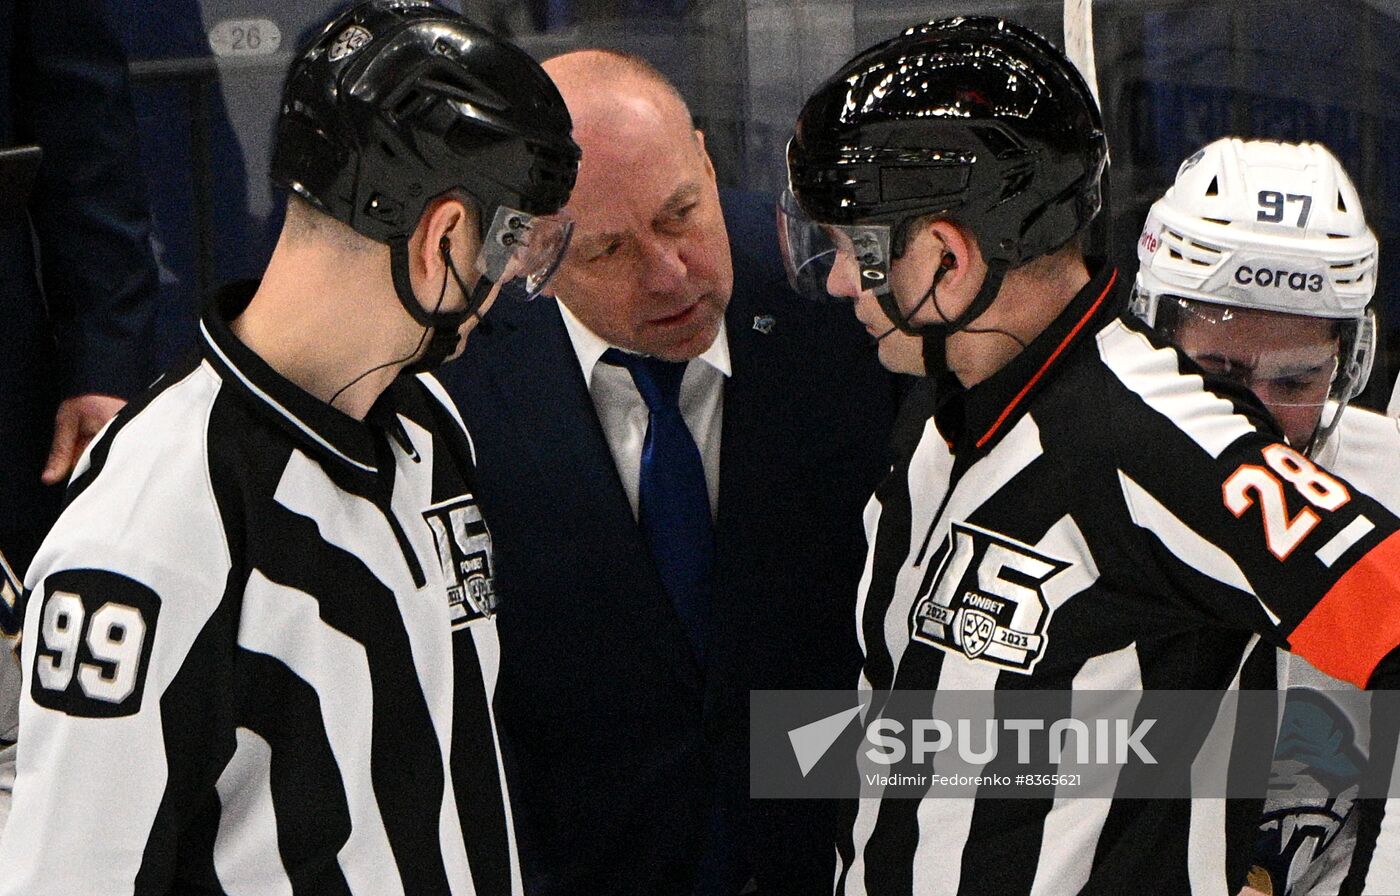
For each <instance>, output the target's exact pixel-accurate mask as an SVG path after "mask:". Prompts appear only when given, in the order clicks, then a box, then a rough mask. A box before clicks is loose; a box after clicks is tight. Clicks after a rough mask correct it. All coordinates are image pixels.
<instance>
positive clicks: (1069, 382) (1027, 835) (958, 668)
mask: <svg viewBox="0 0 1400 896" xmlns="http://www.w3.org/2000/svg"><path fill="white" fill-rule="evenodd" d="M1117 280H1118V274H1117V272H1116V271H1115V270H1112V269H1107V270H1104V271H1102V272H1100V273H1099V274H1098V275H1097V276H1096V277H1095V278H1094V279H1093V280H1092V281H1091V282H1090V283H1089V284H1088V285H1087V286H1086V287H1085V288H1084V290H1082V291H1081V292H1080V294H1079V295H1078V296H1076V297H1075V299H1074V300H1073V302H1072V303H1071V304H1070V305H1069V306H1068V308H1067V309H1066V310H1065V311H1064V312H1063V314H1062V315H1061V316H1060V317H1059V318H1058V319H1057V320H1056V321H1055V322H1054V323H1053V324H1052V325H1051V326H1050V327H1049V328H1048V329H1047V330H1046V331H1045V332H1044V333H1042V334H1041V335H1040V336H1039V337H1038V338H1037V339H1036V340H1035V341H1034V342H1033V343H1032V344H1031V345H1030V347H1029V348H1028V349H1027V350H1025V351H1024V352H1022V353H1021V354H1020V355H1019V356H1017V357H1016V358H1015V359H1014V360H1013V361H1012V362H1011V363H1010V364H1008V365H1007V366H1006V367H1005V368H1003V369H1002V370H1001V371H999V372H998V373H996V374H995V375H994V376H992V377H991V378H989V379H987V380H986V381H984V382H982V383H980V384H978V385H977V386H975V387H973V388H971V389H968V390H963V389H961V388H958V387H956V385H955V384H952V385H951V387H950V388H948V389H947V390H946V391H945V396H946V397H945V398H944V400H942V402H941V404H940V406H939V409H938V411H937V413H936V415H935V417H934V418H932V419H931V420H930V421H929V423H928V424H927V425H926V427H925V431H924V435H923V438H922V439H921V441H920V442H919V444H918V447H917V448H916V449H915V451H914V452H913V454H912V456H911V457H910V458H909V459H908V460H907V461H905V462H902V463H901V464H899V465H898V466H896V468H895V469H894V471H893V472H892V473H891V475H890V476H889V478H888V479H887V480H886V481H885V482H884V483H883V484H882V485H881V486H880V488H879V490H878V491H877V493H876V495H875V497H874V498H873V499H872V500H871V502H870V504H869V506H868V507H867V510H866V529H867V534H868V537H869V539H870V544H871V548H870V554H869V557H868V561H867V566H866V569H865V573H864V576H863V578H862V582H861V592H860V599H859V604H858V611H857V612H858V617H857V618H858V623H859V631H860V637H861V644H862V648H863V651H864V655H865V662H864V666H863V671H862V681H861V686H862V687H863V688H871V689H874V690H877V691H880V690H890V689H899V690H951V691H1008V690H1026V689H1050V690H1059V691H1088V690H1126V691H1153V690H1158V689H1194V690H1215V691H1220V692H1222V693H1223V692H1224V691H1226V690H1228V689H1231V688H1240V687H1242V686H1243V687H1260V686H1265V687H1272V686H1273V682H1274V667H1275V663H1274V651H1273V650H1272V649H1269V645H1272V646H1285V645H1288V644H1290V643H1291V646H1292V648H1293V649H1294V650H1295V651H1297V652H1299V653H1300V654H1301V655H1303V656H1305V657H1307V658H1308V659H1309V660H1310V661H1311V662H1312V663H1313V664H1314V665H1315V666H1317V667H1319V668H1320V669H1322V670H1324V671H1326V672H1328V673H1329V674H1332V675H1334V676H1336V677H1339V678H1343V679H1346V680H1350V681H1353V682H1356V683H1359V684H1363V685H1364V684H1365V683H1366V682H1367V680H1368V678H1369V677H1370V674H1371V672H1372V671H1373V670H1374V669H1375V668H1376V666H1377V665H1378V664H1379V663H1380V661H1381V660H1382V658H1384V657H1385V655H1386V654H1387V653H1388V652H1389V651H1390V650H1391V648H1393V647H1395V646H1396V645H1397V644H1400V612H1396V611H1394V610H1391V611H1383V610H1380V609H1378V607H1377V604H1376V601H1377V593H1378V592H1379V593H1381V594H1385V593H1389V594H1397V592H1400V537H1397V536H1395V535H1394V534H1393V533H1395V531H1396V529H1397V527H1398V526H1400V521H1397V519H1396V517H1394V516H1393V515H1392V514H1391V513H1389V512H1388V511H1386V510H1385V509H1384V508H1383V507H1382V506H1381V505H1380V504H1378V503H1376V502H1375V501H1373V500H1371V499H1370V498H1368V497H1366V496H1365V495H1363V494H1360V493H1358V492H1355V491H1353V490H1352V489H1350V488H1348V486H1347V485H1346V484H1345V483H1342V482H1341V481H1339V480H1337V479H1334V478H1333V477H1331V476H1330V475H1329V474H1327V473H1325V472H1324V471H1321V470H1319V469H1318V468H1316V467H1314V466H1313V465H1312V464H1311V463H1310V462H1309V461H1308V460H1307V458H1305V457H1303V456H1302V455H1300V454H1298V453H1297V452H1296V451H1293V450H1292V449H1290V448H1288V447H1287V446H1285V445H1282V444H1279V436H1278V433H1277V431H1276V430H1274V428H1273V424H1272V423H1271V422H1270V421H1269V420H1268V418H1267V416H1266V415H1265V413H1264V412H1263V410H1262V409H1261V408H1259V406H1258V405H1257V404H1256V403H1255V402H1254V400H1253V398H1252V396H1249V395H1248V394H1247V393H1246V392H1245V391H1244V390H1242V389H1237V388H1234V387H1231V386H1228V385H1225V384H1223V383H1221V384H1217V383H1215V382H1214V381H1213V380H1212V381H1210V382H1209V383H1206V382H1204V381H1203V380H1202V377H1201V376H1200V375H1199V371H1198V369H1197V368H1195V367H1194V366H1193V365H1191V364H1190V362H1188V361H1185V360H1183V358H1182V356H1181V355H1179V354H1178V353H1177V352H1176V351H1175V350H1174V349H1172V348H1169V347H1167V346H1165V345H1163V344H1162V343H1160V342H1158V341H1156V338H1155V337H1154V336H1152V335H1151V334H1149V333H1148V332H1146V331H1145V329H1144V328H1142V327H1140V326H1139V325H1138V323H1137V322H1136V321H1135V320H1133V319H1130V318H1129V317H1127V316H1126V315H1125V314H1124V310H1125V301H1124V298H1123V297H1122V296H1121V294H1120V292H1119V291H1118V290H1117V289H1116V287H1117V285H1118V284H1117ZM1183 368H1184V369H1183ZM1389 605H1390V606H1391V607H1396V606H1400V601H1397V600H1392V601H1391V602H1390V604H1389ZM1382 606H1384V604H1382ZM1363 618H1364V619H1365V620H1366V624H1365V625H1359V624H1357V623H1358V621H1359V620H1360V619H1363ZM936 705H937V704H935V712H936V711H937V710H936ZM921 770H923V771H928V770H929V769H927V768H924V769H921ZM937 770H938V768H937V765H936V764H935V766H934V767H933V771H935V772H936V771H937ZM1067 797H1068V794H1067V793H1066V794H1062V795H1060V798H1056V796H1055V795H1050V794H1047V795H1045V796H1044V798H1036V799H996V800H992V799H984V800H958V799H943V798H938V799H924V800H913V799H895V798H890V799H885V800H881V799H878V798H876V799H866V800H861V801H860V802H859V805H858V807H856V806H853V807H852V809H851V814H852V815H853V820H852V823H851V825H850V828H849V830H848V832H847V834H846V835H845V837H844V838H843V842H841V843H840V844H839V850H838V852H839V856H840V867H839V870H838V875H837V881H836V892H837V893H838V894H847V896H855V894H867V893H868V894H870V896H891V894H901V896H910V894H919V896H937V894H958V896H968V894H983V893H985V894H997V896H1010V894H1027V893H1029V894H1036V896H1040V894H1047V896H1063V894H1073V893H1080V892H1083V893H1123V892H1129V891H1135V890H1138V889H1143V888H1148V887H1150V888H1151V889H1153V890H1154V891H1156V892H1162V893H1210V894H1224V893H1234V892H1237V891H1238V889H1239V887H1240V886H1241V885H1242V884H1243V881H1244V876H1245V872H1246V871H1247V869H1248V867H1249V860H1250V852H1251V847H1252V845H1253V831H1254V827H1255V824H1256V823H1257V820H1258V814H1257V813H1258V809H1259V804H1258V803H1257V802H1254V803H1252V804H1250V805H1248V806H1238V805H1236V804H1235V803H1234V802H1231V803H1230V804H1227V803H1226V801H1225V800H1204V799H1202V800H1185V799H1182V800H1171V801H1162V800H1157V801H1153V800H1142V799H1076V798H1067ZM1397 884H1400V882H1397ZM1395 892H1400V888H1398V889H1396V890H1395Z"/></svg>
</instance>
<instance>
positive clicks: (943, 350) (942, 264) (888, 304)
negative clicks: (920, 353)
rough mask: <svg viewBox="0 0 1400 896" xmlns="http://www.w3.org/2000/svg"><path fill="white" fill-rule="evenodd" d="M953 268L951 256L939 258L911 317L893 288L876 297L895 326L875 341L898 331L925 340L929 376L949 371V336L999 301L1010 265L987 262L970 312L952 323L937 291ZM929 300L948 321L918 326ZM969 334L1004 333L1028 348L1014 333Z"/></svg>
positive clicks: (998, 260) (964, 312)
mask: <svg viewBox="0 0 1400 896" xmlns="http://www.w3.org/2000/svg"><path fill="white" fill-rule="evenodd" d="M954 267H956V260H955V259H954V257H953V255H952V253H949V252H945V253H943V257H942V258H941V259H939V262H938V270H937V271H935V272H934V274H933V282H932V283H930V284H929V288H928V292H926V293H924V297H923V298H922V299H920V300H919V304H917V305H915V306H914V307H913V309H911V310H910V311H909V313H908V314H905V313H904V311H903V309H901V308H900V307H899V303H898V302H897V301H895V297H894V290H893V289H892V288H890V289H886V290H884V291H882V292H879V293H876V294H875V298H876V300H877V301H879V303H880V307H881V309H883V310H884V312H885V315H886V316H887V317H889V319H890V321H891V323H893V324H894V326H893V327H891V328H890V329H889V330H887V331H885V332H884V333H881V334H880V335H879V336H877V337H876V339H875V341H876V342H879V341H880V340H881V339H884V338H885V337H886V336H889V335H890V334H891V333H893V332H895V331H896V330H898V331H900V332H902V333H908V334H909V335H911V336H921V337H923V341H924V371H925V373H926V374H927V375H928V376H938V375H940V374H943V373H946V372H948V345H947V343H948V337H949V336H951V335H953V334H954V333H956V332H958V331H959V330H965V329H967V325H968V324H970V323H972V322H973V321H974V320H976V319H977V318H979V317H981V316H982V314H983V313H984V312H985V311H986V310H987V309H988V308H990V307H992V303H993V302H994V301H996V297H997V293H998V292H1000V291H1001V282H1002V280H1003V279H1004V278H1005V277H1006V272H1007V270H1008V269H1009V268H1010V267H1011V265H1010V263H1009V262H1007V261H1006V260H1004V259H1000V258H998V259H993V260H992V261H990V262H988V264H987V276H986V277H984V278H983V279H982V286H981V288H980V289H978V290H977V295H976V296H974V297H973V299H972V304H970V305H968V306H967V309H966V310H965V311H963V313H962V314H960V315H958V317H957V318H955V319H954V320H951V321H950V320H948V319H947V317H946V315H944V314H943V309H942V308H940V307H939V306H938V296H937V294H936V293H937V292H938V284H940V283H941V282H943V277H944V275H946V274H947V273H948V272H949V271H950V270H952V269H953V268H954ZM930 301H932V302H933V307H934V309H935V310H936V311H938V316H939V317H942V318H943V319H944V321H945V322H944V323H937V324H922V325H915V324H914V323H912V319H913V317H914V315H916V314H918V313H919V309H921V308H923V307H924V305H926V304H928V303H929V302H930ZM968 332H978V333H981V332H991V333H1001V334H1003V335H1005V336H1008V337H1010V338H1011V339H1013V340H1015V341H1016V342H1017V343H1019V344H1020V345H1021V347H1022V348H1025V346H1026V344H1025V343H1024V342H1022V341H1021V340H1020V339H1018V338H1017V337H1016V336H1014V335H1012V334H1011V333H1007V332H1006V331H1005V330H999V329H990V330H985V331H984V330H969V331H968Z"/></svg>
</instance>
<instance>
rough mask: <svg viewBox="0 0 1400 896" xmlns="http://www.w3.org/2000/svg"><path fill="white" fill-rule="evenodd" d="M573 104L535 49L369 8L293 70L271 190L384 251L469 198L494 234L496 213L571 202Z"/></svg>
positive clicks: (361, 8)
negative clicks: (450, 201)
mask: <svg viewBox="0 0 1400 896" xmlns="http://www.w3.org/2000/svg"><path fill="white" fill-rule="evenodd" d="M569 133H570V120H569V113H568V110H567V109H566V108H565V107H564V101H563V99H562V98H561V97H560V96H559V91H558V90H556V89H555V87H554V84H553V82H551V81H550V80H549V78H548V76H547V75H545V73H544V71H543V70H542V69H541V68H540V67H539V66H538V65H537V64H536V63H535V62H534V60H532V59H531V58H530V57H529V56H528V55H527V54H526V53H525V52H524V51H523V50H521V49H519V48H518V47H515V46H513V45H511V44H508V43H505V42H503V41H500V40H498V39H496V38H495V37H492V36H491V35H490V34H489V33H487V32H485V31H483V30H481V29H479V28H477V27H475V26H473V25H472V24H471V23H469V22H468V21H466V20H465V19H464V18H462V17H461V16H459V15H457V14H456V13H454V12H451V11H449V10H447V9H444V8H442V7H439V6H436V5H434V4H431V3H427V2H415V0H370V2H367V3H361V4H359V5H357V6H355V7H353V8H352V9H350V10H349V11H348V12H346V13H345V14H344V15H342V16H340V17H338V18H337V19H335V20H334V21H333V22H331V23H330V24H329V25H327V26H326V27H325V29H324V30H323V31H322V32H321V34H320V36H319V37H317V38H316V39H315V40H314V41H312V42H311V43H310V44H309V45H308V47H307V48H306V49H305V50H304V51H303V52H302V53H301V54H300V56H299V58H298V59H297V60H296V61H295V62H294V63H293V64H292V67H291V71H290V72H289V73H288V76H287V82H286V86H285V88H284V89H283V94H282V108H281V115H280V118H279V120H278V125H277V138H276V146H275V148H274V152H273V160H272V178H273V180H274V181H276V182H277V183H278V184H280V185H282V186H284V187H286V188H287V189H289V190H291V191H292V192H294V193H296V194H297V195H298V196H300V197H301V198H303V199H305V200H306V201H307V202H309V203H311V205H313V206H314V207H316V208H317V209H319V210H321V211H322V212H325V213H326V214H327V215H330V216H331V217H333V218H335V219H337V220H339V221H341V222H343V223H345V224H347V225H349V226H350V227H351V228H353V229H354V230H355V231H357V232H359V233H361V234H363V235H364V236H367V237H369V238H370V239H372V240H375V241H377V242H381V243H390V242H392V241H394V240H396V239H406V238H407V237H408V236H409V235H410V234H412V232H413V230H414V228H415V227H416V226H417V224H418V220H419V218H420V216H421V215H422V213H423V211H424V209H425V207H426V206H427V204H428V203H429V202H430V201H432V200H433V199H435V198H437V197H439V196H442V195H443V194H446V193H449V192H451V191H454V190H456V191H461V192H463V193H465V194H467V195H468V196H470V197H471V199H472V200H473V201H474V202H475V203H476V204H477V206H478V211H479V213H480V225H481V228H482V232H483V235H484V234H485V230H486V228H487V227H488V226H489V225H490V223H491V221H492V219H493V216H494V214H495V210H496V209H497V208H498V207H503V206H504V207H509V208H512V209H518V210H519V211H522V212H525V213H527V214H532V215H547V214H551V213H553V212H555V211H557V210H558V209H559V208H561V207H562V206H563V205H564V203H565V202H566V201H567V200H568V198H569V191H570V190H571V189H572V188H573V183H574V176H575V173H576V172H577V170H578V159H579V149H578V146H577V145H575V144H574V142H573V140H572V139H571V138H570V136H569Z"/></svg>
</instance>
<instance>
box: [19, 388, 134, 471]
mask: <svg viewBox="0 0 1400 896" xmlns="http://www.w3.org/2000/svg"><path fill="white" fill-rule="evenodd" d="M125 404H126V401H125V399H121V398H113V397H112V396H110V395H75V396H73V397H72V398H68V399H65V400H64V401H63V403H62V404H60V405H59V406H58V413H57V414H56V415H55V416H54V425H53V447H51V448H50V449H49V460H48V463H47V464H45V465H44V472H43V474H42V475H41V476H40V477H39V478H40V479H41V480H42V481H43V483H44V484H45V485H53V484H55V483H58V482H62V481H63V480H64V479H66V478H67V477H68V474H69V473H71V472H73V467H74V466H75V465H76V464H77V463H78V458H79V457H81V456H82V454H83V449H84V448H86V447H87V444H88V442H90V441H92V437H93V436H95V435H97V432H98V430H100V429H101V428H102V427H103V426H106V425H107V421H108V420H111V419H112V416H113V415H114V414H116V413H117V411H119V410H121V409H122V406H123V405H125Z"/></svg>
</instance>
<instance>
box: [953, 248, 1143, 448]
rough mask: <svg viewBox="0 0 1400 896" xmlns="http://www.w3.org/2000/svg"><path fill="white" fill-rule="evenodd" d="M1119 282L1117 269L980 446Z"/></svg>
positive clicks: (999, 427)
mask: <svg viewBox="0 0 1400 896" xmlns="http://www.w3.org/2000/svg"><path fill="white" fill-rule="evenodd" d="M1117 282H1118V271H1116V270H1115V271H1114V272H1113V274H1112V276H1110V277H1109V278H1108V285H1106V286H1105V287H1104V288H1103V292H1101V293H1099V297H1098V298H1097V299H1095V300H1094V304H1092V305H1090V306H1089V310H1088V311H1086V312H1084V316H1083V317H1081V318H1080V319H1079V323H1077V324H1075V325H1074V329H1072V330H1070V331H1069V333H1068V334H1066V335H1065V338H1064V339H1062V340H1060V344H1059V345H1057V346H1055V351H1053V352H1051V354H1050V357H1048V358H1046V359H1045V363H1044V364H1042V365H1040V369H1039V370H1037V371H1036V372H1035V376H1032V377H1031V378H1030V379H1029V380H1028V381H1027V382H1026V384H1025V385H1024V386H1022V387H1021V391H1020V392H1017V393H1016V397H1015V398H1013V399H1011V403H1010V404H1008V405H1007V406H1006V407H1005V408H1004V409H1003V410H1002V412H1001V416H999V417H997V419H996V422H995V423H993V424H992V427H991V429H989V430H987V431H986V432H985V433H983V434H982V438H980V439H978V440H977V447H978V448H981V447H982V446H983V445H985V444H987V441H988V440H989V439H991V437H992V436H994V435H996V432H997V430H998V429H1001V425H1002V424H1003V423H1005V422H1006V418H1007V417H1010V416H1011V412H1012V411H1014V410H1016V405H1018V404H1020V403H1021V399H1023V398H1025V397H1026V393H1027V392H1029V391H1031V389H1033V388H1035V384H1036V383H1038V382H1040V378H1041V377H1042V376H1044V375H1045V371H1047V370H1049V369H1050V365H1052V364H1054V363H1055V359H1056V358H1058V357H1059V356H1060V353H1061V352H1063V351H1064V350H1065V346H1067V345H1069V344H1070V343H1071V342H1073V341H1074V337H1076V336H1078V335H1079V331H1080V330H1082V329H1084V325H1085V324H1087V323H1088V322H1089V318H1091V317H1093V316H1094V312H1095V311H1098V310H1099V306H1100V305H1102V304H1103V300H1104V299H1105V298H1107V297H1108V294H1109V293H1110V292H1112V291H1113V284H1115V283H1117Z"/></svg>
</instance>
